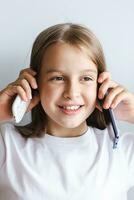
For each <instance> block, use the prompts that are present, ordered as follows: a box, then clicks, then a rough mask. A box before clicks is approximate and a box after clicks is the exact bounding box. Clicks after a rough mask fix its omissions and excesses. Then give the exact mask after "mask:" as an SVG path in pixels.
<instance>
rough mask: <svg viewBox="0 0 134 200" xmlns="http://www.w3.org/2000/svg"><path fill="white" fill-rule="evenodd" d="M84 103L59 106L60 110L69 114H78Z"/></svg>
mask: <svg viewBox="0 0 134 200" xmlns="http://www.w3.org/2000/svg"><path fill="white" fill-rule="evenodd" d="M82 107H83V105H78V106H59V108H60V110H61V111H62V112H63V113H64V114H67V115H74V114H78V113H79V112H80V111H81V108H82Z"/></svg>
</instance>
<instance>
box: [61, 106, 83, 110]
mask: <svg viewBox="0 0 134 200" xmlns="http://www.w3.org/2000/svg"><path fill="white" fill-rule="evenodd" d="M63 108H64V109H66V110H77V109H78V108H80V106H63Z"/></svg>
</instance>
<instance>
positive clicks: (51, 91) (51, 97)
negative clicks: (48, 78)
mask: <svg viewBox="0 0 134 200" xmlns="http://www.w3.org/2000/svg"><path fill="white" fill-rule="evenodd" d="M59 96H61V90H60V89H55V88H53V87H49V86H46V87H44V88H43V90H42V89H40V99H41V103H42V104H43V105H50V104H51V103H52V102H54V101H56V100H57V99H58V98H59Z"/></svg>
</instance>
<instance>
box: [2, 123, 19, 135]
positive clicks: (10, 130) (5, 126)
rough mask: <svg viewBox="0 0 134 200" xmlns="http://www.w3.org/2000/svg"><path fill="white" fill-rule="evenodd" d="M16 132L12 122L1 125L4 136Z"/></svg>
mask: <svg viewBox="0 0 134 200" xmlns="http://www.w3.org/2000/svg"><path fill="white" fill-rule="evenodd" d="M13 132H16V129H15V126H14V124H13V123H10V122H6V123H1V124H0V134H1V135H4V134H7V133H8V134H10V133H13Z"/></svg>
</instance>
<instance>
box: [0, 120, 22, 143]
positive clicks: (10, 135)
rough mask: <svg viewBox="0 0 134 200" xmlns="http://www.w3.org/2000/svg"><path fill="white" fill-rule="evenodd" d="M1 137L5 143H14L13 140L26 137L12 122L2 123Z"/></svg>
mask: <svg viewBox="0 0 134 200" xmlns="http://www.w3.org/2000/svg"><path fill="white" fill-rule="evenodd" d="M0 137H1V138H2V139H3V141H4V143H5V144H9V143H10V142H12V143H13V141H21V142H22V141H24V138H23V137H22V136H21V135H20V133H19V132H18V131H17V129H16V128H15V125H14V124H13V123H12V122H6V123H2V124H0Z"/></svg>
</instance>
